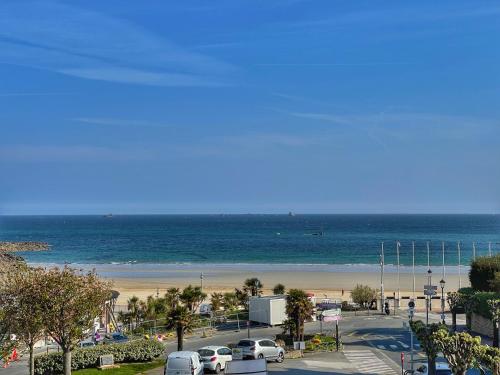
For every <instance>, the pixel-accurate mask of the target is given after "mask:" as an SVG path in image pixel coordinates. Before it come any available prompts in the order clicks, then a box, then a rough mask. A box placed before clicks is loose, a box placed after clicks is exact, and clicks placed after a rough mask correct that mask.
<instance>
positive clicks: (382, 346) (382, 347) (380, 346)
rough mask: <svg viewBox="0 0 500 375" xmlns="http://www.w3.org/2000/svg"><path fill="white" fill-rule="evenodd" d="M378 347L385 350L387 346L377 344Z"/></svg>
mask: <svg viewBox="0 0 500 375" xmlns="http://www.w3.org/2000/svg"><path fill="white" fill-rule="evenodd" d="M377 348H379V349H382V350H385V346H384V345H377Z"/></svg>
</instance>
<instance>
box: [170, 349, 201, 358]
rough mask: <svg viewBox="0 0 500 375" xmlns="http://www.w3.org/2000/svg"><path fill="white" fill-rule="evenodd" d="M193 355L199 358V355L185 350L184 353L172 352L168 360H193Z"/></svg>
mask: <svg viewBox="0 0 500 375" xmlns="http://www.w3.org/2000/svg"><path fill="white" fill-rule="evenodd" d="M193 355H196V356H197V355H198V353H197V352H191V351H188V350H184V351H182V352H172V353H170V354H169V355H168V358H191V357H192V356H193Z"/></svg>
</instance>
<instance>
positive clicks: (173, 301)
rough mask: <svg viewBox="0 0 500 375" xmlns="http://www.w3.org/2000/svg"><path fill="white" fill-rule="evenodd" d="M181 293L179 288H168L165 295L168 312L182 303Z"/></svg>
mask: <svg viewBox="0 0 500 375" xmlns="http://www.w3.org/2000/svg"><path fill="white" fill-rule="evenodd" d="M180 297H181V292H180V290H179V288H168V289H167V293H165V304H166V305H167V309H168V310H173V309H175V308H176V307H177V305H178V304H179V303H180Z"/></svg>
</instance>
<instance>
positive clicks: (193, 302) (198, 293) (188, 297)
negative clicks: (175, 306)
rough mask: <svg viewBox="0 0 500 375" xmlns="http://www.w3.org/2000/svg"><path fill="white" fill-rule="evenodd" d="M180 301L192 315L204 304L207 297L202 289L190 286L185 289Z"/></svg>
mask: <svg viewBox="0 0 500 375" xmlns="http://www.w3.org/2000/svg"><path fill="white" fill-rule="evenodd" d="M179 298H180V300H181V301H182V302H183V303H184V305H185V306H186V307H187V308H188V309H189V311H191V312H192V313H193V312H195V311H196V309H197V308H198V306H199V305H200V304H201V303H202V302H203V300H204V299H205V298H207V295H206V294H205V293H203V291H202V290H201V287H199V286H195V287H193V286H192V285H188V286H187V287H185V288H184V290H183V291H182V293H181V295H180V297H179Z"/></svg>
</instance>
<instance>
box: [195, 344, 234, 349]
mask: <svg viewBox="0 0 500 375" xmlns="http://www.w3.org/2000/svg"><path fill="white" fill-rule="evenodd" d="M201 349H210V350H217V349H229V348H228V347H227V346H223V345H208V346H204V347H203V348H200V349H198V350H201Z"/></svg>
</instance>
